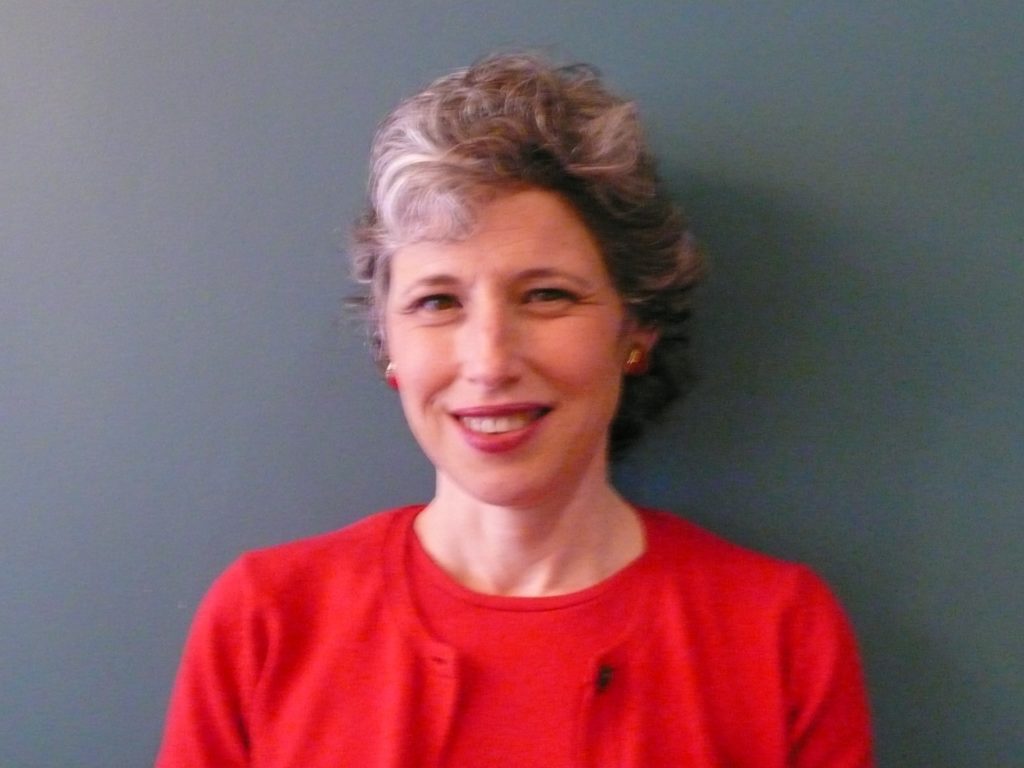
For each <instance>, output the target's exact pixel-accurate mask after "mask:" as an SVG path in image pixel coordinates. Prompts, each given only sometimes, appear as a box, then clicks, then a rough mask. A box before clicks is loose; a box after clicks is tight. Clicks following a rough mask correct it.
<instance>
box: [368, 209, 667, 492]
mask: <svg viewBox="0 0 1024 768" xmlns="http://www.w3.org/2000/svg"><path fill="white" fill-rule="evenodd" d="M385 333H386V338H387V344H388V351H389V354H390V357H391V361H392V363H393V364H394V366H395V372H396V374H397V377H398V381H399V392H400V395H401V400H402V407H403V410H404V411H405V415H406V418H407V420H408V422H409V426H410V427H411V429H412V432H413V434H414V435H415V436H416V439H417V440H418V442H419V444H420V446H421V447H422V448H423V450H424V451H425V452H426V454H427V456H428V457H429V458H430V460H431V461H432V462H433V464H434V466H435V467H436V468H437V471H438V473H439V478H438V479H439V488H442V487H447V486H446V485H445V484H454V485H455V486H456V487H457V488H458V489H460V490H461V491H462V492H464V493H466V494H468V495H469V496H470V497H472V498H474V499H477V500H479V501H481V502H485V503H490V504H500V505H504V506H531V505H537V504H544V503H549V502H555V501H557V498H558V497H559V496H560V495H563V494H566V495H572V494H574V493H576V492H578V491H579V490H580V488H581V484H584V483H588V482H596V483H605V482H606V470H607V467H606V461H607V460H606V455H607V439H608V428H609V425H610V423H611V421H612V418H613V416H614V415H615V411H616V407H617V405H618V400H619V392H620V388H621V380H622V368H623V364H624V361H625V359H626V356H627V355H628V352H629V349H630V347H631V346H632V345H634V344H637V343H639V344H642V345H644V346H645V347H648V348H649V347H650V345H651V344H652V343H653V341H654V334H653V332H649V331H644V330H640V329H637V328H635V327H634V326H633V323H632V322H631V321H630V320H629V319H628V316H627V314H626V312H625V309H624V307H623V304H622V300H621V298H620V297H619V295H618V293H617V292H616V290H615V287H614V285H613V284H612V282H611V279H610V277H609V275H608V272H607V270H606V268H605V266H604V262H603V260H602V258H601V254H600V252H599V249H598V246H597V243H596V242H595V240H594V239H593V237H592V236H591V234H590V232H589V231H588V229H587V228H586V226H585V225H584V224H583V222H582V220H581V219H580V218H579V216H578V215H577V214H576V212H575V211H574V210H573V209H572V208H571V206H570V205H569V204H568V203H566V202H565V201H564V200H563V199H562V198H561V197H560V196H558V195H557V194H555V193H552V192H548V191H544V190H538V189H530V190H526V191H521V192H515V193H510V194H508V195H504V196H500V197H498V198H497V199H495V200H494V201H493V202H491V203H488V204H487V205H486V206H484V207H483V209H482V210H481V212H480V218H479V224H478V227H477V228H476V229H475V231H474V234H473V235H472V236H471V237H469V238H467V239H465V240H461V241H457V242H421V243H415V244H412V245H408V246H405V247H402V248H400V249H399V250H398V251H397V252H396V253H395V254H394V255H393V257H392V261H391V273H390V286H389V290H388V295H387V298H386V302H385Z"/></svg>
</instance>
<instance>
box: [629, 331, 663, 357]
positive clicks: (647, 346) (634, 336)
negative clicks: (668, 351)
mask: <svg viewBox="0 0 1024 768" xmlns="http://www.w3.org/2000/svg"><path fill="white" fill-rule="evenodd" d="M658 335H659V334H658V329H657V328H651V327H649V326H637V325H636V324H635V323H631V327H629V328H627V329H626V333H625V341H626V349H629V348H630V347H634V346H637V345H639V346H641V347H643V349H644V352H646V353H647V354H648V355H649V354H650V353H651V350H652V349H654V347H655V345H656V344H657V343H658Z"/></svg>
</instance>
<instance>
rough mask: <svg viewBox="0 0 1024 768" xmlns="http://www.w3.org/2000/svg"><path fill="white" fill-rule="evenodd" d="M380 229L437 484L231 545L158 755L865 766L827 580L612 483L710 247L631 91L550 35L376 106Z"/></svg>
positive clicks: (850, 669) (374, 293) (359, 265)
mask: <svg viewBox="0 0 1024 768" xmlns="http://www.w3.org/2000/svg"><path fill="white" fill-rule="evenodd" d="M354 258H355V272H356V275H357V276H358V277H359V279H361V280H362V281H364V282H365V283H366V284H367V285H368V286H369V289H368V297H367V300H366V304H367V307H368V310H369V317H370V324H371V331H372V339H373V343H374V349H375V351H376V353H377V356H378V360H379V362H380V363H381V366H382V369H383V370H384V371H385V377H386V379H387V381H388V382H389V383H390V384H391V385H392V386H393V387H394V388H396V389H397V390H398V393H399V396H400V399H401V403H402V408H403V410H404V412H405V415H406V418H407V420H408V422H409V426H410V427H411V429H412V432H413V434H414V435H415V437H416V439H417V441H418V442H419V444H420V446H421V447H422V448H423V450H424V452H425V453H426V454H427V456H428V457H429V458H430V460H431V461H432V462H433V464H434V466H435V467H436V470H437V472H436V476H437V485H436V492H435V495H434V498H433V500H432V501H431V502H430V503H429V504H427V505H426V506H415V507H409V508H405V509H399V510H393V511H389V512H384V513H381V514H378V515H375V516H372V517H370V518H368V519H366V520H363V521H362V522H360V523H357V524H355V525H353V526H351V527H349V528H347V529H344V530H341V531H338V532H335V533H331V534H327V535H324V536H320V537H317V538H314V539H310V540H306V541H301V542H297V543H293V544H288V545H284V546H281V547H276V548H273V549H269V550H265V551H261V552H256V553H250V554H248V555H246V556H244V557H243V558H241V559H240V560H239V561H238V562H236V563H235V564H234V565H233V566H232V567H231V568H230V569H229V570H228V571H227V572H226V573H225V574H224V575H223V576H222V577H221V578H220V579H219V580H218V581H217V583H216V584H215V585H214V586H213V588H212V589H211V591H210V594H209V595H208V596H207V598H206V600H205V601H204V603H203V605H202V606H201V608H200V610H199V612H198V614H197V617H196V621H195V624H194V627H193V629H192V633H191V635H190V638H189V641H188V644H187V646H186V649H185V654H184V658H183V661H182V667H181V671H180V673H179V678H178V682H177V685H176V688H175V693H174V696H173V699H172V703H171V708H170V714H169V719H168V725H167V730H166V733H165V738H164V744H163V747H162V750H161V754H160V757H159V759H158V765H159V766H162V767H164V768H169V767H170V766H210V767H212V766H217V767H218V768H224V767H225V766H266V767H270V766H273V767H274V768H283V767H284V766H296V767H297V766H301V768H318V767H319V766H359V768H365V767H367V766H435V765H448V766H473V767H475V766H487V767H488V768H496V767H501V766H515V767H516V768H526V767H528V766H544V767H545V768H561V767H563V766H564V767H568V766H636V767H637V768H639V767H640V766H644V767H647V768H649V767H650V766H683V765H686V766H749V767H750V768H771V767H773V766H779V767H780V768H781V767H782V766H798V767H800V768H808V767H810V766H820V767H824V766H828V768H844V767H846V766H866V765H870V761H871V757H870V743H869V742H870V739H869V734H868V723H867V715H866V706H865V701H864V693H863V687H862V684H861V678H860V671H859V667H858V661H857V655H856V650H855V647H854V642H853V639H852V636H851V634H850V630H849V628H848V625H847V623H846V621H845V620H844V618H843V615H842V613H841V611H840V609H839V608H838V606H837V605H836V603H835V601H834V600H833V598H832V597H831V596H830V594H829V592H828V590H827V589H826V588H825V587H824V586H823V585H822V583H821V582H820V581H819V580H818V579H817V578H816V577H815V576H814V575H813V574H811V573H810V572H809V571H807V570H806V569H804V568H802V567H800V566H795V565H791V564H787V563H783V562H780V561H776V560H773V559H771V558H768V557H765V556H762V555H758V554H754V553H752V552H749V551H746V550H744V549H741V548H739V547H736V546H734V545H731V544H728V543H726V542H724V541H722V540H720V539H718V538H716V537H715V536H713V535H711V534H709V533H707V532H704V531H702V530H700V529H698V528H696V527H694V526H692V525H689V524H687V523H685V522H683V521H681V520H679V519H677V518H675V517H672V516H670V515H668V514H666V513H662V512H656V511H651V510H638V509H636V508H634V507H632V506H631V505H630V504H629V503H628V502H626V501H625V500H624V499H622V498H621V497H620V496H619V495H618V494H617V493H616V492H615V490H614V488H612V486H611V485H610V483H609V479H608V460H609V459H608V457H609V455H610V454H613V453H618V452H619V451H621V450H622V449H623V448H624V447H625V446H626V445H628V443H629V442H631V441H632V440H634V439H635V438H636V437H637V435H638V433H639V431H640V429H641V427H642V426H643V424H644V422H645V421H646V420H648V419H650V418H651V417H652V416H654V415H655V414H657V413H658V412H660V411H661V410H662V409H663V408H664V407H665V406H666V405H667V404H668V403H669V402H670V401H671V400H672V399H673V398H674V397H676V396H677V395H678V393H679V392H680V390H681V388H682V384H683V383H684V381H685V368H684V367H682V366H681V365H680V363H679V360H680V355H679V353H680V350H681V348H682V346H683V345H684V344H685V338H684V336H683V335H682V333H681V326H682V324H683V321H684V320H685V319H686V316H687V311H688V310H687V303H688V294H689V291H690V289H691V288H692V286H693V285H694V283H695V282H696V281H697V279H698V278H699V277H700V275H701V272H702V261H701V257H700V254H699V252H698V251H697V250H696V249H695V247H694V246H693V244H692V242H691V240H690V238H689V236H688V234H687V232H686V230H685V227H684V224H683V222H682V219H681V217H680V216H679V214H678V213H677V212H676V210H675V208H674V207H673V206H672V205H671V203H670V202H669V201H668V200H667V198H666V197H665V195H664V193H663V191H662V190H661V188H660V187H659V186H658V184H657V182H656V178H655V174H654V170H653V164H652V161H651V158H650V156H649V155H648V153H647V150H646V149H645V147H644V143H643V140H642V137H641V132H640V126H639V123H638V121H637V118H636V114H635V110H634V108H633V106H632V105H631V104H630V103H628V102H626V101H623V100H622V99H620V98H618V97H616V96H614V95H612V94H610V93H609V92H608V91H607V90H606V89H605V87H604V86H603V85H602V84H601V82H600V81H599V80H598V78H597V76H596V75H595V73H594V72H593V70H591V69H589V68H586V67H569V68H556V67H553V66H552V65H550V64H549V63H547V62H545V61H544V60H542V59H539V58H536V57H532V56H524V55H514V56H495V57H491V58H488V59H485V60H484V61H481V62H479V63H478V64H476V65H475V66H473V67H471V68H469V69H467V70H462V71H459V72H456V73H454V74H452V75H450V76H448V77H444V78H442V79H440V80H438V81H436V82H435V83H433V84H432V85H431V86H430V87H429V88H427V89H426V90H425V91H423V92H422V93H420V94H418V95H416V96H414V97H412V98H411V99H409V100H407V101H406V102H405V103H403V104H402V105H400V106H399V107H398V108H397V109H396V110H395V111H394V112H393V113H392V114H391V115H390V116H389V117H388V118H387V119H386V120H385V122H384V123H383V124H382V125H381V127H380V129H379V131H378V133H377V136H376V138H375V141H374V146H373V152H372V170H371V181H370V195H369V206H368V212H367V213H366V214H365V216H364V217H363V219H362V220H361V221H360V222H359V224H358V226H357V229H356V247H355V256H354Z"/></svg>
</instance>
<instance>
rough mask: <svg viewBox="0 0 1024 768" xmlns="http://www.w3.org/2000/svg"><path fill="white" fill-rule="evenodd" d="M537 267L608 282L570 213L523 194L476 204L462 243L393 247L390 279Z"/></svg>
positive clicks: (557, 201)
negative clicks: (432, 272) (432, 273)
mask: <svg viewBox="0 0 1024 768" xmlns="http://www.w3.org/2000/svg"><path fill="white" fill-rule="evenodd" d="M539 268H550V269H554V270H568V271H572V272H579V273H584V275H583V276H588V277H591V278H593V279H598V278H599V279H601V280H607V279H608V278H607V273H606V270H605V265H604V260H603V259H602V257H601V251H600V247H599V244H598V241H597V240H596V238H595V237H594V236H593V234H592V233H591V232H590V230H589V229H588V228H587V226H586V224H585V223H584V222H583V219H582V218H581V217H580V216H579V214H578V213H576V211H575V209H574V208H573V207H572V206H571V205H570V204H569V203H568V202H567V201H566V200H565V199H563V198H562V197H561V196H560V195H558V194H556V193H554V192H550V191H547V190H540V189H528V190H522V191H518V192H513V193H510V194H506V195H502V196H500V197H497V198H495V199H493V200H491V201H489V202H487V203H485V204H484V205H482V206H481V207H480V208H479V209H478V211H477V217H476V223H475V226H474V227H473V229H472V231H471V232H470V234H468V235H467V236H465V237H463V238H460V239H458V240H447V241H431V240H427V241H422V242H414V243H410V244H408V245H405V246H402V247H400V248H398V249H397V250H396V251H395V253H394V255H393V257H392V264H391V280H392V282H393V283H394V282H404V281H406V280H409V279H416V278H417V277H418V276H421V275H423V274H424V273H429V272H431V271H434V270H444V271H451V272H453V273H455V274H461V273H464V272H468V271H472V272H480V271H483V272H496V273H516V272H518V271H520V270H534V271H535V270H537V269H539Z"/></svg>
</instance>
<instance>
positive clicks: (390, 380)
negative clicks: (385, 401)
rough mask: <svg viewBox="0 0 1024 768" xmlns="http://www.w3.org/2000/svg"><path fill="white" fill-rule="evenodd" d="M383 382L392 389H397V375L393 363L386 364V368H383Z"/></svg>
mask: <svg viewBox="0 0 1024 768" xmlns="http://www.w3.org/2000/svg"><path fill="white" fill-rule="evenodd" d="M384 381H386V382H387V384H388V386H389V387H391V388H392V389H394V390H397V389H398V374H397V373H395V364H394V363H388V364H387V367H386V368H384Z"/></svg>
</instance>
